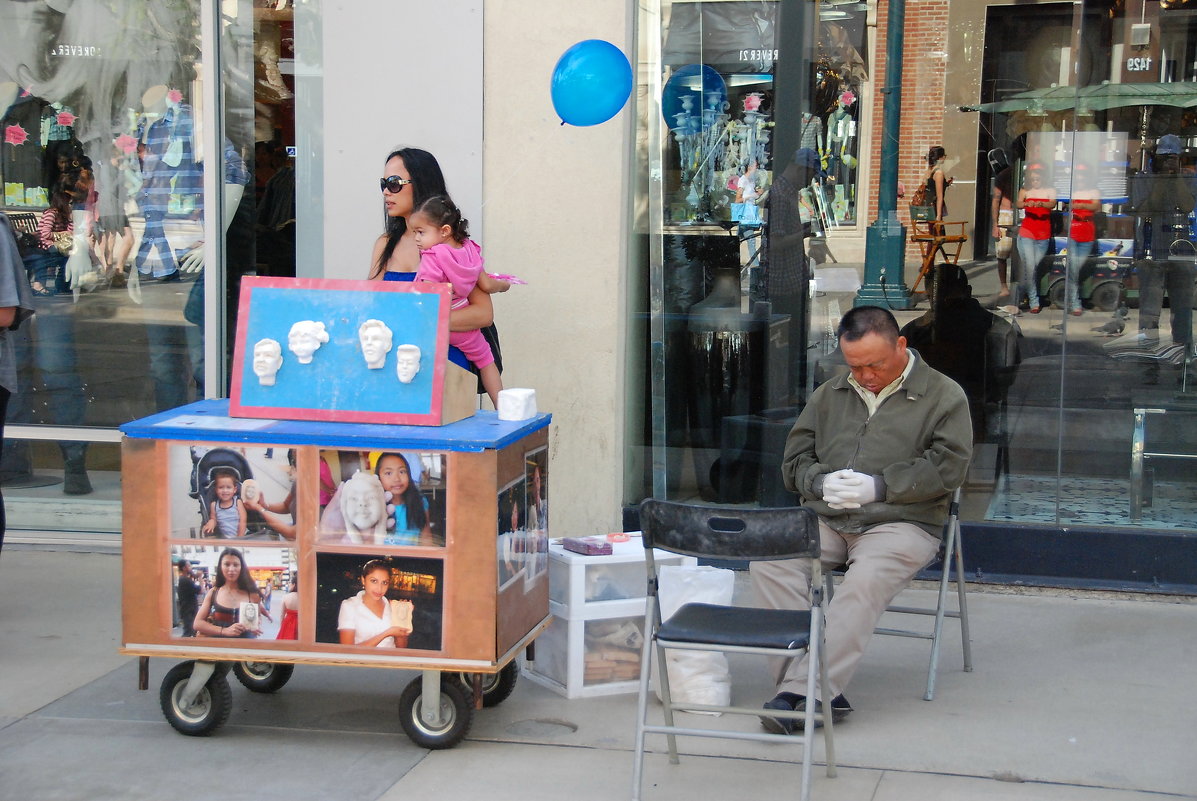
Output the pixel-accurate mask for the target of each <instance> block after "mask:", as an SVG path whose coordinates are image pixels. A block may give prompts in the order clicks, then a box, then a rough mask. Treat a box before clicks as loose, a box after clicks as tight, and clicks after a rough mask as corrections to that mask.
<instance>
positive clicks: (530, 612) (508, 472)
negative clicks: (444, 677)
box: [491, 429, 549, 654]
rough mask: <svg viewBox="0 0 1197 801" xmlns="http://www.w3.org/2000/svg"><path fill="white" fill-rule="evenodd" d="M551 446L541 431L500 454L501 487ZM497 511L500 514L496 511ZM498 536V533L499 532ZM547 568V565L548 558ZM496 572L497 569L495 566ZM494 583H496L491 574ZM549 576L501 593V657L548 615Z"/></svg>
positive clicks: (516, 584)
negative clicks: (539, 451)
mask: <svg viewBox="0 0 1197 801" xmlns="http://www.w3.org/2000/svg"><path fill="white" fill-rule="evenodd" d="M546 443H548V429H541V430H540V431H536V432H534V433H532V434H530V435H528V436H527V437H524V438H523V439H522V440H520V441H519V442H516V443H514V444H512V445H509V446H507V447H506V448H504V449H503V450H501V451H499V460H498V461H499V463H498V470H499V475H498V486H500V487H502V486H504V485H506V484H508V483H510V482H511V481H515V480H517V479H519V478H520V477H521V476H524V475H525V474H526V463H525V455H526V454H527V453H528V452H530V451H534V450H536V449H537V448H542V447H544V446H545V445H546ZM496 511H497V510H496ZM496 536H497V532H496ZM494 551H495V549H494V548H493V547H492V548H491V552H492V554H493V553H494ZM545 564H546V565H547V554H546V560H545ZM495 569H496V570H497V569H498V567H497V565H496V568H495ZM491 581H492V583H493V582H495V578H494V574H493V572H492V577H491ZM548 610H549V574H548V571H547V570H546V571H545V572H544V573H543V574H541V576H540V577H539V578H538V579H537V580H536V582H535V583H533V584H531V585H529V584H527V583H525V582H524V581H515V582H512V583H510V584H508V585H507V587H506V588H505V589H503V590H502V591H501V592H499V597H498V616H497V617H496V618H495V637H496V639H497V642H498V653H500V654H502V653H505V652H506V651H508V650H509V649H510V648H511V647H512V646H514V645H515V644H516V643H517V642H519V641H520V640H521V639H522V638H523V637H524V636H525V635H526V634H527V633H528V632H529V631H531V630H532V629H533V628H534V627H536V626H537V625H538V624H539V623H541V621H543V620H544V619H545V617H546V616H547V615H548Z"/></svg>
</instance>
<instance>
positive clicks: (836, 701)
mask: <svg viewBox="0 0 1197 801" xmlns="http://www.w3.org/2000/svg"><path fill="white" fill-rule="evenodd" d="M822 706H823V704H822V702H819V701H816V702H815V711H816V712H820V711H822ZM764 708H765V709H782V710H794V711H797V712H805V711H806V696H805V695H795V694H794V693H780V694H778V695H777V696H776V697H774V698H773V699H771V700H769V701H766V702H765V706H764ZM851 711H852V704H850V703H848V699H847V698H845V697H844V696H843V695H842V694H840V695H837V696H836V697H835V698H832V699H831V719H832V721H833V722H835V723H839V722H841V721H842V720H843V719H844V718H846V717H848V713H849V712H851ZM760 718H761V725H762V726H763V727H764V728H765V730H766V731H769V732H772V733H773V734H793V733H794V730H795V729H798V728H799V727H801V725H802V720H801V719H791V718H777V717H773V716H772V715H761V716H760ZM814 723H815V728H816V729H817V728H819V727H820V726H822V725H823V721H822V720H819V719H816V720H815V721H814Z"/></svg>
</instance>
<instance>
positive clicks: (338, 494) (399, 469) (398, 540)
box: [317, 451, 445, 548]
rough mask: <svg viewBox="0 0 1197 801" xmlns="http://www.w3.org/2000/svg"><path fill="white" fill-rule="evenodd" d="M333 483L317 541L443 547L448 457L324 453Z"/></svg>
mask: <svg viewBox="0 0 1197 801" xmlns="http://www.w3.org/2000/svg"><path fill="white" fill-rule="evenodd" d="M320 457H321V460H322V463H323V464H325V465H328V471H327V474H326V476H325V477H324V478H322V479H321V489H322V491H327V490H326V488H325V486H326V485H325V482H327V486H328V487H332V488H333V489H332V491H331V494H330V496H329V500H328V503H327V504H326V505H325V507H324V511H323V512H322V513H321V515H320V525H319V529H318V534H317V541H318V542H319V543H321V544H326V545H368V546H371V547H373V546H380V545H381V546H387V545H393V546H403V547H411V546H423V547H436V548H439V547H444V545H445V525H444V524H445V457H444V454H439V453H424V454H417V453H399V452H397V451H396V452H385V453H384V452H382V451H370V452H364V451H321V454H320Z"/></svg>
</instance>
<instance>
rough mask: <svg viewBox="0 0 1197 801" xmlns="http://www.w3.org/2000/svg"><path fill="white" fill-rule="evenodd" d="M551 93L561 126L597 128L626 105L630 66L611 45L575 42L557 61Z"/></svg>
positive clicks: (596, 41)
mask: <svg viewBox="0 0 1197 801" xmlns="http://www.w3.org/2000/svg"><path fill="white" fill-rule="evenodd" d="M551 94H552V97H553V108H554V109H556V111H557V116H559V117H560V118H561V122H562V124H565V123H567V122H568V123H569V124H570V125H578V126H583V125H598V124H599V123H600V122H606V121H607V120H609V119H611V118H612V117H614V116H615V115H616V114H618V113H619V110H620V109H621V108H623V106H624V104H625V103H627V102H628V97H630V96H631V94H632V65H631V64H629V63H628V57H627V56H625V55H624V54H623V51H622V50H620V49H619V48H618V47H616V46H615V45H613V44H611V43H610V42H605V41H603V40H602V39H587V40H586V41H584V42H578V43H577V44H576V45H574V46H573V47H571V48H569V49H568V50H566V51H565V52H564V53H563V54H562V55H561V58H559V59H558V60H557V66H556V67H554V68H553V82H552V89H551Z"/></svg>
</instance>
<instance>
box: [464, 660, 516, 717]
mask: <svg viewBox="0 0 1197 801" xmlns="http://www.w3.org/2000/svg"><path fill="white" fill-rule="evenodd" d="M475 675H476V674H474V673H462V674H461V682H462V684H464V685H465V687H466V690H467V691H469V693H470V694H471V695H473V691H474V676H475ZM481 675H482V706H484V707H486V708H487V709H489V708H491V707H492V706H498V705H499V704H501V703H503V702H504V701H506V700H507V697H508V696H509V695H511V693H512V692H513V691H514V690H515V682H516V680H518V679H519V677H520V667H519V665H517V664H516V662H515V660H514V659H513V660H511V661H510V662H508V663H507V664H506V665H505V666H504V667H503V669H502V670H500V671H499V672H498V673H483V674H481Z"/></svg>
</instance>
